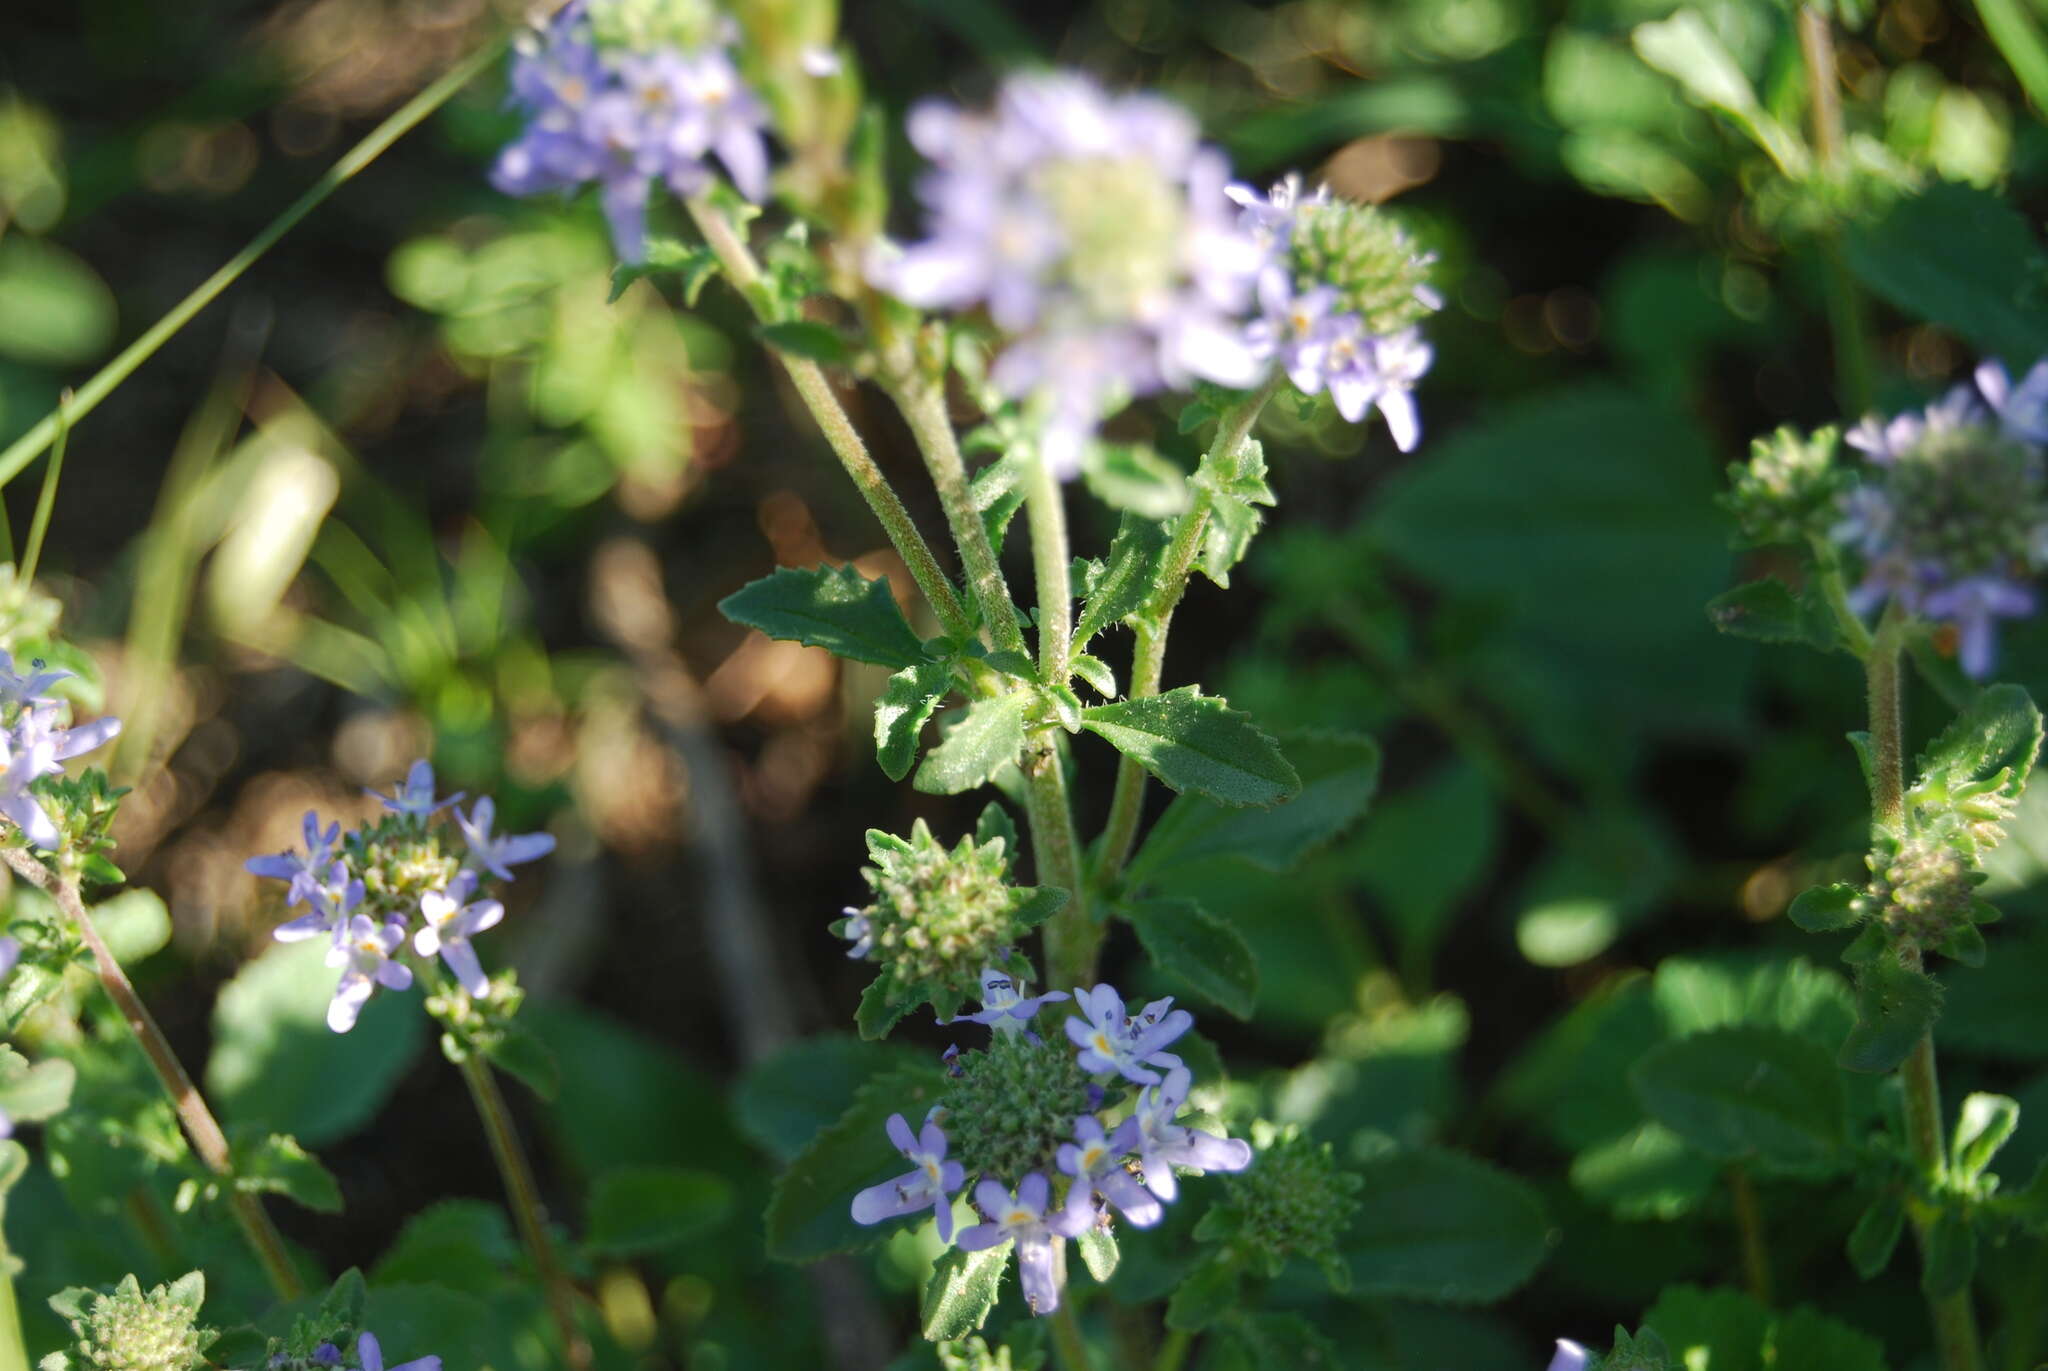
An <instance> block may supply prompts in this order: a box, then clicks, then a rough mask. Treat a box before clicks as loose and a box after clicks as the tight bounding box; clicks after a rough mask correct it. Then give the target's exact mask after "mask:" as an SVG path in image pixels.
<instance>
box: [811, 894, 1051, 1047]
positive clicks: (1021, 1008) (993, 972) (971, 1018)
mask: <svg viewBox="0 0 2048 1371" xmlns="http://www.w3.org/2000/svg"><path fill="white" fill-rule="evenodd" d="M849 912H851V911H849ZM1066 998H1067V992H1066V991H1064V990H1048V991H1047V992H1046V993H1045V994H1043V995H1030V996H1027V995H1025V994H1024V993H1023V991H1022V990H1020V989H1019V988H1018V985H1017V982H1016V981H1015V980H1013V979H1011V977H1010V976H1009V975H1008V974H1007V973H1005V972H1004V971H1002V970H1000V969H999V968H997V967H993V966H985V967H983V968H982V969H981V1010H980V1012H979V1013H975V1014H961V1015H959V1016H957V1017H955V1018H951V1019H940V1020H939V1022H940V1023H941V1024H954V1023H978V1024H986V1025H988V1026H989V1027H991V1028H994V1029H997V1030H998V1031H1001V1032H1008V1033H1016V1032H1020V1031H1022V1029H1023V1027H1024V1025H1025V1024H1027V1023H1029V1022H1031V1017H1032V1015H1034V1014H1036V1013H1037V1012H1038V1011H1039V1008H1040V1007H1041V1006H1043V1005H1048V1004H1051V1003H1053V1002H1054V1001H1055V1000H1064V999H1066Z"/></svg>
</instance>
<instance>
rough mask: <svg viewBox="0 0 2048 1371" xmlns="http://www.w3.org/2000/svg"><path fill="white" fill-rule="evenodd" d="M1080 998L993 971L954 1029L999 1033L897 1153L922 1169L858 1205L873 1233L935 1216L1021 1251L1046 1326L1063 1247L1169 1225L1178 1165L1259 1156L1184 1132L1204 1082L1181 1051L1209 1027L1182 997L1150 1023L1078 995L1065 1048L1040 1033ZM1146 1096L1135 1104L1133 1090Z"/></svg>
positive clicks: (1089, 993)
mask: <svg viewBox="0 0 2048 1371" xmlns="http://www.w3.org/2000/svg"><path fill="white" fill-rule="evenodd" d="M1068 998H1069V996H1068V995H1067V993H1066V992H1065V991H1052V992H1050V993H1047V994H1043V995H1025V994H1024V993H1023V991H1022V989H1021V988H1020V987H1019V986H1018V984H1017V983H1016V982H1015V981H1014V980H1013V979H1012V978H1011V977H1010V976H1008V975H1007V974H1005V973H1004V972H1002V971H1000V970H996V969H993V968H992V969H990V970H988V971H985V972H984V973H983V974H982V981H981V1004H982V1008H981V1010H980V1011H979V1012H978V1013H974V1014H968V1015H963V1016H961V1017H960V1018H958V1019H953V1020H941V1022H942V1023H945V1022H951V1023H963V1022H972V1023H978V1024H984V1025H987V1026H988V1027H989V1028H990V1029H991V1030H992V1032H991V1035H990V1042H989V1044H988V1047H987V1048H986V1049H985V1050H982V1051H977V1052H967V1053H961V1052H959V1051H958V1049H957V1048H955V1049H952V1050H949V1051H948V1053H947V1054H946V1055H947V1060H948V1063H949V1070H950V1072H951V1074H952V1078H953V1083H952V1085H951V1086H950V1087H949V1088H948V1090H947V1092H946V1094H945V1096H944V1097H943V1098H942V1099H941V1101H940V1102H939V1104H938V1105H937V1106H936V1107H934V1108H933V1109H932V1111H931V1113H930V1114H929V1115H928V1116H927V1117H926V1119H925V1120H924V1122H923V1125H922V1126H921V1127H920V1128H919V1129H918V1130H916V1131H915V1132H913V1131H912V1129H911V1126H910V1124H909V1122H908V1121H907V1120H905V1119H904V1117H903V1116H902V1115H901V1114H896V1115H892V1116H891V1117H890V1119H889V1122H888V1134H889V1141H890V1142H891V1143H893V1144H894V1145H895V1147H896V1149H897V1151H899V1152H901V1153H902V1154H903V1156H904V1159H905V1160H906V1161H908V1162H909V1163H910V1164H911V1170H910V1171H908V1172H906V1173H905V1174H903V1175H900V1176H897V1177H895V1178H893V1179H891V1180H886V1181H883V1182H882V1183H881V1184H879V1185H873V1186H869V1187H868V1188H867V1189H865V1190H863V1191H861V1192H860V1193H859V1194H858V1195H856V1196H854V1199H853V1217H854V1219H855V1221H857V1222H859V1223H863V1224H875V1223H881V1222H882V1221H884V1220H886V1219H892V1218H897V1217H900V1216H902V1215H906V1214H914V1213H919V1212H922V1211H925V1210H930V1211H931V1213H932V1215H933V1217H934V1218H935V1220H936V1221H937V1225H938V1233H939V1237H940V1239H941V1241H945V1242H951V1243H956V1244H958V1245H959V1246H960V1247H961V1248H962V1249H963V1250H966V1251H970V1252H977V1251H981V1250H983V1249H986V1248H992V1247H996V1246H998V1245H1000V1244H1002V1243H1006V1242H1014V1243H1015V1244H1016V1251H1017V1269H1018V1273H1019V1277H1020V1280H1021V1282H1022V1285H1023V1290H1024V1298H1025V1301H1026V1303H1027V1304H1029V1306H1030V1308H1031V1312H1032V1313H1034V1314H1050V1313H1052V1312H1053V1311H1054V1310H1055V1309H1057V1308H1059V1302H1060V1283H1061V1280H1062V1278H1063V1277H1062V1272H1063V1271H1064V1269H1065V1266H1064V1263H1063V1262H1061V1261H1059V1260H1058V1259H1057V1257H1056V1253H1057V1250H1058V1245H1059V1243H1060V1242H1061V1241H1062V1240H1064V1239H1066V1238H1074V1237H1079V1236H1081V1235H1082V1234H1084V1233H1086V1232H1088V1231H1089V1230H1090V1229H1092V1228H1095V1227H1097V1226H1098V1225H1100V1226H1103V1227H1107V1226H1108V1225H1109V1222H1110V1213H1111V1211H1112V1210H1114V1211H1115V1212H1116V1213H1119V1214H1121V1215H1122V1216H1123V1217H1124V1219H1125V1220H1127V1221H1128V1222H1130V1223H1133V1224H1135V1225H1137V1226H1138V1227H1140V1228H1149V1227H1151V1226H1152V1225H1153V1224H1156V1223H1158V1222H1159V1220H1160V1219H1161V1217H1162V1216H1163V1215H1164V1212H1165V1211H1164V1208H1163V1206H1164V1205H1165V1204H1168V1203H1171V1202H1172V1201H1173V1199H1174V1198H1175V1197H1176V1195H1177V1194H1178V1193H1179V1182H1178V1180H1177V1179H1176V1173H1177V1170H1178V1169H1187V1170H1191V1171H1198V1172H1206V1171H1242V1170H1243V1169H1244V1168H1245V1167H1247V1166H1249V1165H1250V1164H1251V1159H1252V1152H1251V1148H1250V1147H1249V1146H1248V1145H1247V1144H1246V1143H1245V1142H1244V1141H1243V1140H1242V1139H1236V1138H1222V1137H1218V1136H1216V1135H1214V1134H1212V1133H1206V1132H1203V1131H1202V1130H1201V1129H1199V1128H1194V1127H1191V1126H1189V1125H1188V1124H1187V1123H1185V1122H1183V1121H1182V1109H1183V1107H1184V1106H1185V1105H1186V1104H1187V1099H1188V1092H1189V1090H1190V1089H1191V1088H1192V1086H1193V1082H1194V1078H1193V1073H1192V1072H1190V1071H1189V1069H1188V1068H1187V1066H1186V1065H1185V1064H1184V1063H1183V1062H1182V1061H1181V1059H1180V1058H1179V1057H1178V1056H1175V1055H1174V1054H1173V1053H1171V1052H1169V1051H1167V1049H1168V1048H1169V1047H1171V1046H1172V1045H1173V1044H1174V1043H1175V1042H1176V1041H1177V1040H1178V1039H1179V1038H1180V1037H1181V1036H1182V1035H1183V1034H1185V1033H1186V1032H1187V1031H1188V1030H1189V1029H1190V1028H1192V1027H1193V1026H1194V1017H1193V1016H1192V1015H1190V1014H1189V1013H1188V1012H1187V1011H1186V1010H1185V1009H1175V1008H1174V1007H1173V1001H1172V1000H1171V999H1164V1000H1155V1001H1153V1002H1152V1003H1150V1004H1148V1005H1146V1006H1145V1007H1144V1008H1143V1009H1142V1010H1140V1011H1139V1012H1137V1013H1136V1014H1132V1013H1128V1012H1127V1011H1126V1009H1125V1006H1124V1001H1123V997H1122V996H1121V995H1119V994H1118V993H1117V992H1116V990H1115V989H1114V988H1112V987H1110V986H1107V985H1098V986H1096V987H1094V988H1093V989H1092V990H1091V989H1076V990H1075V991H1074V992H1073V995H1072V997H1071V998H1072V1001H1073V1003H1074V1005H1075V1007H1076V1008H1078V1009H1079V1010H1080V1011H1081V1014H1080V1016H1078V1017H1076V1016H1070V1017H1069V1018H1067V1020H1066V1022H1065V1033H1066V1037H1067V1040H1068V1041H1067V1042H1066V1043H1059V1042H1051V1043H1048V1042H1046V1041H1045V1040H1044V1039H1042V1038H1041V1037H1039V1035H1038V1034H1037V1033H1035V1032H1033V1031H1031V1029H1030V1028H1029V1027H1028V1024H1029V1023H1030V1021H1031V1019H1032V1017H1033V1016H1034V1015H1035V1014H1037V1013H1038V1011H1039V1010H1040V1009H1041V1008H1043V1007H1044V1006H1045V1005H1047V1004H1050V1003H1053V1002H1056V1001H1064V1000H1067V999H1068ZM1134 1090H1135V1093H1133V1092H1134ZM963 1190H967V1191H969V1193H970V1194H971V1195H972V1197H973V1203H974V1207H975V1209H976V1210H977V1211H978V1213H979V1216H980V1218H981V1222H979V1223H974V1224H970V1225H967V1226H965V1227H961V1228H959V1229H958V1230H957V1231H956V1229H955V1225H954V1214H953V1198H954V1196H955V1195H957V1194H959V1193H960V1192H961V1191H963Z"/></svg>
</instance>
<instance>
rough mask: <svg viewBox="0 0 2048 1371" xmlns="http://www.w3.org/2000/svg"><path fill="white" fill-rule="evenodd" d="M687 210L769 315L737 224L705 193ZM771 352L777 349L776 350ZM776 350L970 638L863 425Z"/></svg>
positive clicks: (942, 618)
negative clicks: (871, 448)
mask: <svg viewBox="0 0 2048 1371" xmlns="http://www.w3.org/2000/svg"><path fill="white" fill-rule="evenodd" d="M684 203H685V204H686V205H687V206H688V207H689V211H690V218H692V219H693V220H695V221H696V224H697V229H698V231H699V232H700V233H702V234H703V235H704V241H705V242H706V243H707V244H709V245H710V248H711V251H712V254H713V255H714V256H716V257H717V258H718V264H719V266H720V267H722V268H724V270H725V274H726V275H727V276H728V277H729V278H731V280H732V283H733V285H734V286H735V287H736V288H737V289H738V290H739V293H740V297H741V298H742V299H744V300H745V301H746V302H747V304H748V305H749V306H750V307H751V308H752V309H753V311H754V314H755V317H757V318H760V319H762V320H763V321H764V322H765V321H767V319H768V314H767V310H766V303H767V302H766V300H765V299H764V298H763V295H762V283H761V266H760V263H758V262H756V261H755V260H754V254H753V252H752V251H751V250H749V248H748V247H747V244H746V240H744V239H743V238H741V237H740V235H739V233H738V231H737V230H735V229H734V228H733V225H732V221H731V220H729V219H727V218H726V217H725V214H724V213H723V212H722V211H721V210H719V208H718V207H717V206H716V205H714V204H712V203H711V202H710V201H709V200H708V199H706V198H705V197H703V196H694V197H692V198H690V199H689V200H687V201H685V202H684ZM771 351H773V349H771ZM775 357H776V359H777V360H778V361H780V362H781V363H782V368H783V370H784V371H786V372H788V373H789V380H790V384H791V385H792V386H794V387H795V388H796V393H797V397H798V398H799V399H801V400H802V401H803V402H804V408H806V409H808V410H809V411H810V412H811V418H812V419H813V420H815V421H816V422H817V425H818V431H819V432H820V433H822V434H824V435H825V442H826V444H827V445H828V446H829V447H830V448H831V449H832V455H833V456H835V457H837V458H838V459H839V465H840V466H842V467H844V468H846V474H847V475H848V476H850V477H852V478H853V484H854V487H855V488H856V489H857V490H859V491H860V493H861V498H862V499H864V500H866V501H867V503H868V508H869V509H870V510H872V511H874V515H875V518H876V519H877V520H878V521H879V522H880V523H881V525H882V530H883V532H885V533H887V534H888V535H889V541H890V543H891V544H893V545H894V546H895V548H896V555H897V556H899V557H901V558H902V559H903V564H904V565H905V566H906V567H908V568H910V575H911V578H912V579H913V580H915V581H916V582H917V588H918V589H919V590H921V591H923V592H924V598H925V600H926V601H927V602H928V603H929V604H930V605H931V607H932V612H933V613H934V614H936V615H938V618H939V626H940V627H941V628H943V629H944V630H945V632H946V635H947V636H948V637H951V638H965V637H967V636H968V635H969V634H971V633H972V632H973V631H974V621H973V618H972V616H970V615H969V614H968V612H967V607H966V606H965V605H963V604H962V603H961V602H960V596H959V595H958V594H957V593H956V592H955V591H954V589H953V583H952V581H951V580H949V579H947V576H946V573H945V571H944V570H943V569H941V568H940V566H939V559H938V558H937V557H936V556H935V555H933V553H932V549H931V544H929V543H927V542H926V541H925V540H924V535H923V534H922V533H920V532H918V529H917V524H916V522H915V521H914V520H913V519H912V518H911V517H910V511H909V510H907V509H905V508H904V507H903V501H902V500H900V499H898V498H897V496H896V488H895V487H894V486H892V485H890V484H889V478H888V477H887V476H884V475H883V474H882V469H881V468H880V467H879V466H877V465H875V459H874V457H873V456H872V455H870V454H869V452H868V446H867V444H866V443H865V442H863V441H862V440H861V436H860V431H859V430H858V429H856V428H855V427H854V426H853V420H852V418H851V417H850V416H849V415H848V414H847V412H846V406H844V405H842V404H841V403H839V396H838V394H837V393H836V392H835V391H834V390H833V389H832V384H831V382H829V381H827V380H826V379H825V373H824V372H823V371H822V370H820V369H819V367H818V364H817V363H816V362H813V361H811V360H810V359H808V358H805V357H796V356H792V355H791V354H789V353H785V352H776V353H775Z"/></svg>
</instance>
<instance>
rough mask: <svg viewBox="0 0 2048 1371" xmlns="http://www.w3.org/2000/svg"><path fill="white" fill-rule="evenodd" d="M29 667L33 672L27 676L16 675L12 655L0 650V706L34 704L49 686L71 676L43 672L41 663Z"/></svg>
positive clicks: (61, 672)
mask: <svg viewBox="0 0 2048 1371" xmlns="http://www.w3.org/2000/svg"><path fill="white" fill-rule="evenodd" d="M30 665H31V666H32V667H33V668H34V670H32V671H31V672H30V673H29V674H28V675H26V676H19V675H16V674H15V671H14V654H12V653H10V652H8V651H7V650H6V649H5V648H0V704H10V705H21V706H27V705H30V704H33V703H36V702H37V701H40V700H41V699H42V698H43V697H44V696H45V695H46V694H48V693H49V689H50V687H51V686H53V685H55V684H57V682H59V681H61V680H64V679H65V678H66V677H68V676H70V675H72V674H73V673H71V672H69V671H61V670H60V671H45V670H43V669H42V667H43V664H42V663H41V662H32V663H30Z"/></svg>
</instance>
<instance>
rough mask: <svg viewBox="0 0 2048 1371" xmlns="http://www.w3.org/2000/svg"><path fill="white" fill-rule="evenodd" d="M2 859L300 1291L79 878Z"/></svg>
mask: <svg viewBox="0 0 2048 1371" xmlns="http://www.w3.org/2000/svg"><path fill="white" fill-rule="evenodd" d="M0 859H4V860H5V861H6V863H7V865H8V866H9V867H11V868H13V870H14V873H15V874H16V875H17V876H19V877H21V878H22V879H23V880H25V881H27V882H28V883H29V884H30V885H32V886H35V887H36V888H37V889H39V890H42V891H44V892H45V893H47V894H48V895H49V896H50V897H51V898H52V899H54V900H56V902H57V907H58V908H59V909H61V910H63V911H64V913H65V915H66V916H67V917H68V918H69V919H70V920H71V923H72V926H73V927H75V928H76V929H77V930H78V936H79V938H80V939H81V940H83V942H84V943H85V945H86V947H87V948H88V949H90V950H91V952H92V958H93V963H94V965H95V966H96V967H97V968H98V970H99V976H100V985H101V986H102V987H103V988H104V989H105V990H106V992H107V998H108V999H111V1000H112V1001H113V1002H114V1007H115V1008H116V1009H118V1010H119V1011H120V1012H121V1018H122V1020H123V1021H124V1022H125V1023H126V1024H127V1025H128V1031H129V1032H130V1033H132V1034H134V1036H135V1041H136V1043H137V1045H138V1046H140V1047H141V1048H142V1054H143V1056H145V1057H147V1058H148V1059H149V1065H150V1068H151V1069H152V1070H153V1071H155V1073H156V1078H157V1082H158V1084H160V1085H161V1086H162V1087H163V1091H164V1094H165V1095H167V1096H168V1097H169V1098H170V1101H171V1107H172V1108H173V1109H175V1110H177V1113H178V1121H179V1123H181V1124H182V1125H184V1129H185V1136H186V1137H187V1138H189V1139H191V1141H192V1150H193V1152H194V1153H196V1154H197V1155H198V1157H199V1160H200V1161H201V1162H202V1163H204V1164H205V1166H206V1169H207V1170H208V1171H211V1172H212V1173H213V1174H214V1175H215V1176H217V1177H219V1178H220V1180H221V1189H222V1191H223V1192H224V1193H225V1194H226V1196H227V1201H228V1207H229V1208H230V1209H231V1210H232V1211H233V1213H234V1216H235V1222H236V1223H237V1224H239V1225H240V1226H241V1229H242V1236H243V1237H244V1238H246V1239H247V1240H248V1243H249V1247H250V1249H251V1250H252V1251H254V1252H255V1254H256V1259H257V1260H258V1261H259V1262H261V1263H262V1264H263V1269H264V1272H265V1273H266V1274H268V1275H269V1277H270V1284H271V1286H272V1287H273V1288H274V1289H275V1290H276V1291H277V1293H278V1297H279V1298H281V1299H286V1300H295V1299H297V1298H299V1296H301V1295H303V1294H305V1286H304V1285H303V1284H302V1283H301V1282H300V1280H299V1273H298V1271H297V1270H296V1269H295V1268H294V1267H293V1266H292V1259H291V1256H290V1254H289V1253H288V1252H287V1251H286V1250H285V1245H284V1238H283V1237H282V1235H280V1234H279V1233H278V1231H277V1226H276V1225H275V1224H273V1223H272V1222H271V1221H270V1215H269V1214H268V1213H267V1212H265V1210H264V1208H263V1202H262V1201H261V1200H260V1199H258V1198H257V1197H256V1196H255V1195H253V1194H251V1193H249V1192H248V1191H246V1190H243V1189H241V1188H240V1187H238V1186H237V1185H236V1184H235V1169H234V1161H233V1158H232V1156H231V1155H230V1153H229V1151H228V1140H227V1135H226V1134H225V1133H224V1132H222V1131H221V1126H220V1121H219V1120H218V1119H216V1118H214V1116H213V1111H212V1110H211V1109H209V1108H208V1107H207V1104H206V1097H205V1096H204V1095H201V1094H200V1093H199V1087H198V1086H196V1085H194V1084H192V1078H191V1077H190V1076H188V1075H186V1074H185V1067H184V1065H183V1063H181V1062H180V1061H179V1060H178V1054H177V1053H175V1052H173V1051H172V1050H171V1044H170V1040H169V1039H168V1038H166V1037H164V1031H163V1029H162V1028H160V1027H159V1026H158V1025H157V1021H156V1017H155V1016H154V1015H152V1014H151V1013H150V1012H149V1007H148V1006H147V1005H145V1004H143V1002H142V997H141V996H140V995H137V994H136V993H135V986H134V984H133V983H132V982H131V981H130V980H129V979H128V973H127V972H125V971H123V970H122V969H121V963H120V962H118V961H116V960H115V959H114V954H113V952H112V951H111V950H110V949H109V948H108V947H107V944H106V940H105V939H103V938H101V937H100V932H99V929H98V928H97V927H95V926H94V924H93V921H92V915H91V914H89V913H88V912H87V911H86V908H85V901H84V900H83V899H82V898H81V897H80V896H79V893H78V885H77V882H75V881H73V880H72V879H70V878H68V877H59V876H53V875H52V874H51V873H50V870H49V868H48V867H45V866H44V865H43V864H42V863H41V862H39V861H37V860H36V859H35V858H34V857H33V856H31V855H30V854H29V853H28V851H27V850H25V849H23V848H19V847H7V848H0Z"/></svg>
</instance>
